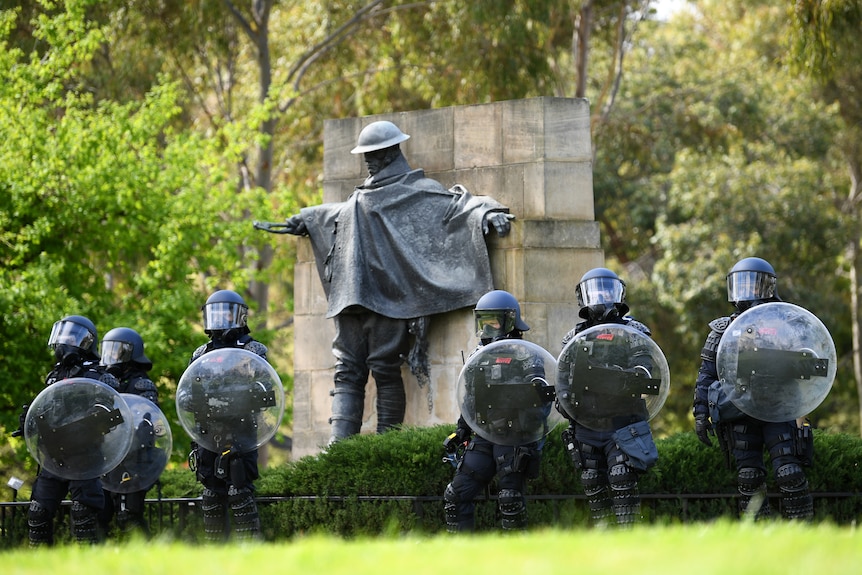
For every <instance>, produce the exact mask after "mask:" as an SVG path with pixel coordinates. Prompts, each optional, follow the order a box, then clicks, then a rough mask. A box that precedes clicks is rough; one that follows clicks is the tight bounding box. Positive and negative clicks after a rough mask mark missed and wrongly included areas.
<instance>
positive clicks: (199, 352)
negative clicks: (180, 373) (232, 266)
mask: <svg viewBox="0 0 862 575" xmlns="http://www.w3.org/2000/svg"><path fill="white" fill-rule="evenodd" d="M206 352H207V344H203V345H202V346H200V347H199V348H197V349H196V350H195V352H194V353H193V354H192V358H191V359H190V360H189V363H191V362H193V361H194V360H196V359H197V358H199V357H200V356H202V355H203V354H205V353H206Z"/></svg>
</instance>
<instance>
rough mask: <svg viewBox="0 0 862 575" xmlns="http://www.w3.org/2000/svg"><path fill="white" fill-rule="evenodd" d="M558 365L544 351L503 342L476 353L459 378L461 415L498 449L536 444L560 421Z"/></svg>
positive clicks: (523, 343)
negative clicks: (556, 383) (556, 382)
mask: <svg viewBox="0 0 862 575" xmlns="http://www.w3.org/2000/svg"><path fill="white" fill-rule="evenodd" d="M555 374H556V361H555V360H554V357H553V356H552V355H551V354H550V353H548V352H547V351H546V350H545V349H543V348H542V347H540V346H538V345H536V344H534V343H530V342H528V341H524V340H520V339H504V340H500V341H495V342H492V343H489V344H488V345H485V346H482V347H481V348H479V349H477V350H476V351H475V352H474V353H473V354H472V355H471V356H470V357H469V359H468V360H467V363H466V364H465V365H464V367H463V368H462V369H461V374H460V375H459V376H458V387H457V393H456V394H457V399H458V405H459V407H460V408H461V415H462V416H463V417H464V420H465V421H466V422H467V423H468V424H469V425H470V427H471V428H472V429H473V430H474V431H475V432H476V433H477V434H478V435H479V436H480V437H483V438H484V439H487V440H488V441H491V442H493V443H497V444H500V445H526V444H528V443H533V442H534V441H539V440H540V439H542V438H543V437H544V436H545V434H547V433H548V432H549V431H550V430H551V429H553V428H554V427H555V426H556V425H557V424H558V423H561V422H562V416H560V414H559V413H557V411H556V410H555V409H554V408H553V407H554V377H555Z"/></svg>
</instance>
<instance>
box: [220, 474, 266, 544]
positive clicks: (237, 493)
mask: <svg viewBox="0 0 862 575" xmlns="http://www.w3.org/2000/svg"><path fill="white" fill-rule="evenodd" d="M228 501H229V502H230V509H231V513H232V515H233V530H234V533H235V534H236V536H237V538H238V539H254V538H256V537H257V536H258V535H259V534H260V514H259V512H258V510H257V502H256V501H255V500H254V494H253V493H252V492H251V489H249V488H247V487H245V488H242V489H237V488H236V487H234V486H231V488H230V490H229V491H228Z"/></svg>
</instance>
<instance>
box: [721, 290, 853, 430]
mask: <svg viewBox="0 0 862 575" xmlns="http://www.w3.org/2000/svg"><path fill="white" fill-rule="evenodd" d="M836 360H837V356H836V353H835V343H834V342H833V341H832V336H831V335H830V334H829V330H827V329H826V326H824V325H823V323H822V322H821V321H820V320H819V319H818V318H817V317H816V316H815V315H814V314H812V313H811V312H809V311H808V310H806V309H804V308H802V307H799V306H797V305H794V304H790V303H786V302H771V303H765V304H761V305H757V306H754V307H752V308H750V309H748V310H746V311H745V312H743V313H741V314H740V315H739V316H738V317H737V318H736V319H734V320H733V322H732V323H731V324H730V325H729V326H728V328H727V330H726V331H725V332H724V334H723V335H722V337H721V341H720V342H719V344H718V350H717V357H716V367H717V368H718V377H719V381H720V382H721V391H722V392H724V394H725V395H726V396H727V399H729V400H730V401H731V402H732V403H733V404H734V405H735V406H736V407H737V408H739V410H740V411H742V412H743V413H745V414H746V415H749V416H751V417H754V418H755V419H760V420H762V421H771V422H780V421H790V420H793V419H796V418H797V417H802V416H804V415H807V414H808V413H811V412H812V411H813V410H814V409H815V408H816V407H817V406H818V405H820V404H821V403H822V402H823V400H824V399H826V396H827V395H828V394H829V390H830V389H831V388H832V383H833V381H834V380H835V372H836V370H837V365H836V363H837V362H836Z"/></svg>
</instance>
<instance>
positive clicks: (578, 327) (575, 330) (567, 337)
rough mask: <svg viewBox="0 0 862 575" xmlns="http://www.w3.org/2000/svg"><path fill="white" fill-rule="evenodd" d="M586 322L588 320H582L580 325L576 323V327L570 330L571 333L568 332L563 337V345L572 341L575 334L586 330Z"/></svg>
mask: <svg viewBox="0 0 862 575" xmlns="http://www.w3.org/2000/svg"><path fill="white" fill-rule="evenodd" d="M586 324H587V322H585V321H582V322H580V323H579V324H578V325H576V326H575V327H574V328H572V329H571V330H570V331H569V333H567V334H566V335H565V336H564V337H563V347H566V345H568V343H569V342H570V341H572V340H573V339H575V336H576V335H578V334H579V333H581V332H582V331H584V329H585V328H586Z"/></svg>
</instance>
